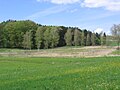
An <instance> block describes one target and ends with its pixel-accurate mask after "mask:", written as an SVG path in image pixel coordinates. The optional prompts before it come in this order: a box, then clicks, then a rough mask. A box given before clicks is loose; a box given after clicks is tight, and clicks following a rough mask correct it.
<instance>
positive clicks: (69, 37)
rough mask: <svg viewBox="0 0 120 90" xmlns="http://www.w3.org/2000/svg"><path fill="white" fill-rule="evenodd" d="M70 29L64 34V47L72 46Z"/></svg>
mask: <svg viewBox="0 0 120 90" xmlns="http://www.w3.org/2000/svg"><path fill="white" fill-rule="evenodd" d="M72 33H73V32H72V29H71V28H68V30H67V32H66V34H65V41H66V45H67V46H72V44H73V42H72V35H73V34H72Z"/></svg>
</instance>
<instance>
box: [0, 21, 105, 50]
mask: <svg viewBox="0 0 120 90" xmlns="http://www.w3.org/2000/svg"><path fill="white" fill-rule="evenodd" d="M105 44H106V34H105V33H100V34H98V33H94V32H91V31H89V30H86V29H84V30H81V29H79V28H77V27H65V26H46V25H41V24H37V23H35V22H33V21H31V20H21V21H16V20H8V21H3V22H1V23H0V48H24V49H43V48H45V49H48V48H54V47H62V46H95V45H105Z"/></svg>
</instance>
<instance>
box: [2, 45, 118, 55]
mask: <svg viewBox="0 0 120 90" xmlns="http://www.w3.org/2000/svg"><path fill="white" fill-rule="evenodd" d="M115 48H116V47H106V46H102V47H101V46H87V47H63V48H55V49H43V50H40V51H37V50H32V51H20V52H14V51H12V52H9V53H8V52H1V53H0V56H8V57H9V56H19V57H101V56H109V55H110V53H112V52H113V51H115V50H116V49H115Z"/></svg>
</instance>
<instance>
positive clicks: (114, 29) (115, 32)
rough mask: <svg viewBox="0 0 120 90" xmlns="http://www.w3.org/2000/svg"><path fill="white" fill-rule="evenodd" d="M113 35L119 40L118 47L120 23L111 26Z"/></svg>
mask: <svg viewBox="0 0 120 90" xmlns="http://www.w3.org/2000/svg"><path fill="white" fill-rule="evenodd" d="M111 32H112V35H113V36H114V39H115V40H116V41H117V44H118V49H119V45H120V24H118V25H116V24H114V25H113V26H112V28H111Z"/></svg>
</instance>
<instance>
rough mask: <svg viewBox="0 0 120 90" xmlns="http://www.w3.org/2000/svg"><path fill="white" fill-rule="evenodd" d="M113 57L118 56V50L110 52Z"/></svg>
mask: <svg viewBox="0 0 120 90" xmlns="http://www.w3.org/2000/svg"><path fill="white" fill-rule="evenodd" d="M112 54H113V55H120V50H116V51H113V52H112Z"/></svg>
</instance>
